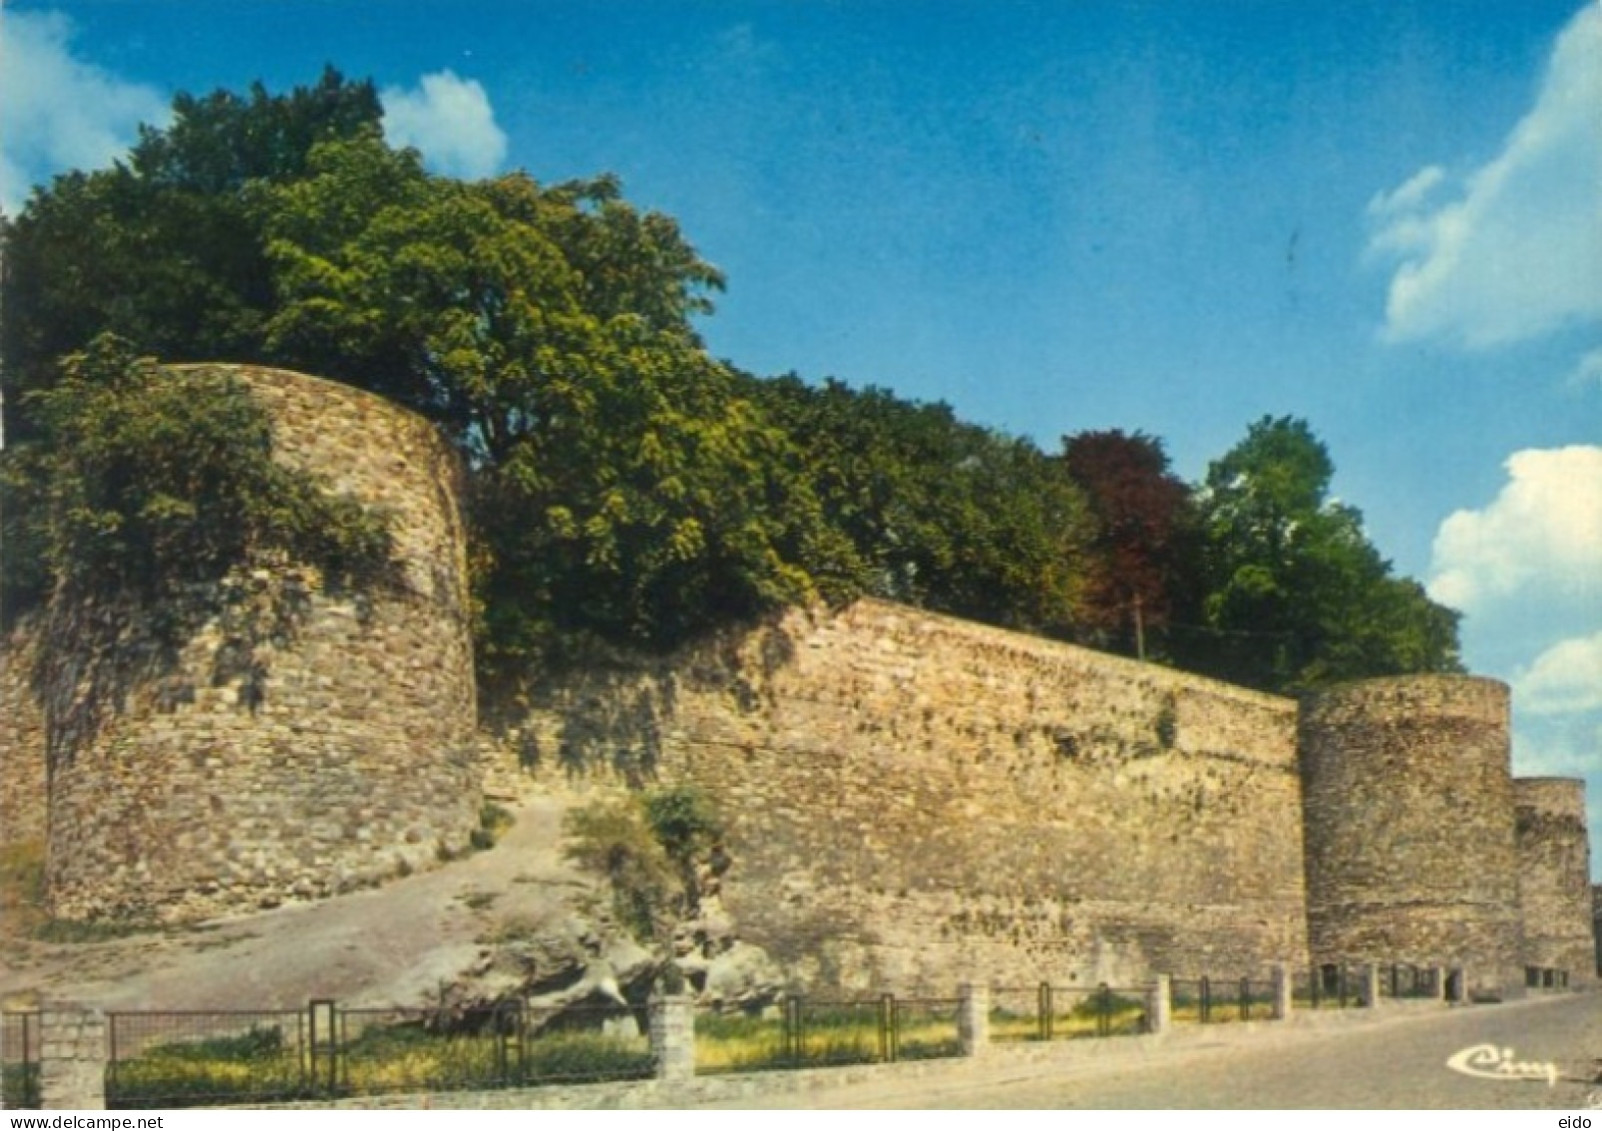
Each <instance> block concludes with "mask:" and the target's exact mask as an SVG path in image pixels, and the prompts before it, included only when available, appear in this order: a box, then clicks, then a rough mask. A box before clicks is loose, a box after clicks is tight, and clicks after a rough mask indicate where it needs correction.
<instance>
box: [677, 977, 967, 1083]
mask: <svg viewBox="0 0 1602 1131" xmlns="http://www.w3.org/2000/svg"><path fill="white" fill-rule="evenodd" d="M960 1006H961V1003H960V1002H959V1001H958V1000H957V999H955V998H898V997H895V996H894V995H892V994H883V995H881V996H879V997H877V998H860V999H823V998H807V997H802V996H798V995H791V996H789V997H786V998H784V999H783V1000H782V1001H781V1002H780V1003H779V1005H778V1006H777V1007H776V1008H774V1009H771V1010H768V1011H765V1012H764V1014H762V1015H758V1016H751V1015H746V1014H738V1015H730V1014H721V1013H712V1012H702V1013H698V1014H697V1015H696V1019H695V1070H696V1072H698V1073H702V1074H711V1073H719V1072H759V1071H765V1070H768V1069H774V1068H823V1067H830V1066H836V1065H846V1064H888V1063H893V1062H895V1061H901V1060H925V1059H931V1058H935V1057H945V1056H959V1055H961V1052H962V1044H961V1039H960V1036H959V1033H958V1028H957V1014H958V1010H959V1008H960Z"/></svg>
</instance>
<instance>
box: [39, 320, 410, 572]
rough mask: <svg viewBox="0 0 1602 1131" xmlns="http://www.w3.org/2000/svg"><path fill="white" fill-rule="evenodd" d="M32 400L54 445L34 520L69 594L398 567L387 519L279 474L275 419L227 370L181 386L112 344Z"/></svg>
mask: <svg viewBox="0 0 1602 1131" xmlns="http://www.w3.org/2000/svg"><path fill="white" fill-rule="evenodd" d="M31 399H32V400H33V401H34V402H35V405H36V407H37V409H38V410H39V415H40V416H41V418H42V419H43V420H44V422H45V426H46V428H47V431H48V435H49V442H48V444H47V445H46V446H45V449H44V450H45V453H46V454H45V456H44V458H42V459H39V460H37V461H35V462H34V463H33V464H32V465H31V467H32V473H33V487H34V491H35V493H36V494H37V495H38V496H39V497H41V498H42V501H43V503H44V505H43V506H42V507H41V508H39V509H38V510H37V511H36V513H35V514H34V515H33V516H32V521H33V522H35V523H36V524H37V526H36V529H35V537H36V540H37V541H38V542H39V544H41V545H42V547H43V550H44V557H45V561H46V564H47V567H48V569H49V571H50V573H51V575H52V577H53V578H54V580H55V581H56V582H57V583H58V584H64V585H66V586H68V587H70V588H71V589H73V590H75V591H77V592H80V593H86V594H94V593H101V594H111V593H117V594H128V595H133V596H136V597H139V598H144V599H146V600H153V599H156V598H160V597H163V596H166V595H168V594H170V593H171V592H172V591H174V590H175V589H176V588H177V587H180V586H183V585H185V584H190V583H195V582H206V581H215V580H218V579H220V578H221V577H222V576H223V575H224V574H226V573H227V572H228V570H230V569H231V568H234V567H235V566H239V565H245V564H248V563H249V562H251V561H252V560H283V559H287V560H289V561H294V562H300V563H304V564H306V565H310V566H314V567H316V568H317V569H318V570H320V571H321V573H322V575H323V581H324V584H325V585H330V586H334V587H340V586H348V585H364V584H368V583H372V582H375V581H378V580H380V579H382V578H383V577H384V576H385V575H386V572H387V570H388V569H389V567H390V561H391V553H390V534H389V530H388V522H387V518H386V516H385V515H384V514H383V513H381V512H379V511H377V510H374V509H372V508H369V507H365V506H363V505H362V504H360V503H358V502H356V501H355V500H352V499H348V498H340V497H336V496H334V495H332V494H330V493H328V492H327V491H325V490H324V489H323V487H322V485H321V484H320V483H319V482H318V481H317V480H316V479H315V478H314V477H313V476H311V475H308V474H306V473H304V472H299V471H295V470H292V469H290V468H287V467H284V466H283V465H281V464H279V463H277V462H275V461H274V460H273V458H272V447H273V445H272V426H271V423H270V420H269V418H268V416H267V413H266V411H265V410H264V409H263V408H262V407H261V406H259V405H258V404H256V403H255V401H253V400H252V399H251V396H250V392H249V390H248V389H247V388H246V387H245V386H244V385H243V384H242V383H241V382H239V381H238V380H237V379H235V378H233V377H231V376H229V375H228V374H226V373H224V372H222V371H205V370H202V371H199V372H189V373H184V374H182V375H177V374H173V373H171V372H169V371H167V370H164V369H163V368H162V367H161V366H160V365H159V364H157V362H156V361H154V360H153V359H150V358H142V357H139V356H137V355H136V354H135V353H134V351H133V350H132V348H131V347H130V346H129V344H128V343H127V342H125V341H123V340H122V339H120V338H116V337H114V336H111V335H102V336H101V337H99V338H97V339H96V340H95V341H94V342H93V344H92V345H91V346H90V347H89V348H88V349H87V350H86V351H85V352H83V353H79V354H73V355H72V356H70V357H68V358H67V359H66V360H65V362H64V363H63V366H62V376H61V379H60V381H59V382H58V383H57V384H56V385H55V386H54V387H53V388H51V389H48V390H43V391H40V392H37V393H34V394H32V397H31Z"/></svg>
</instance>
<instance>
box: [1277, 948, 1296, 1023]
mask: <svg viewBox="0 0 1602 1131" xmlns="http://www.w3.org/2000/svg"><path fill="white" fill-rule="evenodd" d="M1295 988H1296V983H1295V981H1294V980H1293V979H1292V978H1291V970H1290V967H1289V966H1287V965H1285V963H1283V962H1276V963H1274V1020H1275V1021H1286V1020H1289V1018H1290V1015H1291V1008H1292V1006H1291V995H1292V993H1293V992H1294V991H1295Z"/></svg>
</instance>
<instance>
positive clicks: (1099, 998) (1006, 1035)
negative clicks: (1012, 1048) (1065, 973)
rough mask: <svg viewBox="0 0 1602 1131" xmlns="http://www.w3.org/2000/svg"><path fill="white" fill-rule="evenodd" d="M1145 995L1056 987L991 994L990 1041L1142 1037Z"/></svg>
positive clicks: (1140, 991) (1132, 990)
mask: <svg viewBox="0 0 1602 1131" xmlns="http://www.w3.org/2000/svg"><path fill="white" fill-rule="evenodd" d="M1149 1026H1150V1021H1149V1018H1148V1017H1147V1015H1146V990H1145V989H1142V988H1127V987H1126V988H1115V987H1112V986H1109V985H1107V984H1106V983H1103V984H1101V985H1099V986H1096V987H1094V988H1092V987H1089V986H1071V987H1065V986H1053V985H1050V984H1048V983H1044V982H1042V983H1041V984H1040V985H1038V986H1035V987H1034V988H1032V989H1017V988H1006V987H1003V988H998V989H992V990H991V991H990V1039H991V1040H992V1041H1054V1040H1065V1039H1072V1038H1075V1037H1118V1036H1132V1035H1134V1034H1137V1033H1144V1032H1146V1031H1147V1030H1148V1028H1149Z"/></svg>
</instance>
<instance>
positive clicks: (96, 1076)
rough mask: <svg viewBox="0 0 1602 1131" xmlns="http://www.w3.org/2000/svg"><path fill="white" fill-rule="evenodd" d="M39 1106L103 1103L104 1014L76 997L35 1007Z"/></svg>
mask: <svg viewBox="0 0 1602 1131" xmlns="http://www.w3.org/2000/svg"><path fill="white" fill-rule="evenodd" d="M39 1106H40V1107H42V1108H48V1109H50V1110H54V1111H62V1110H67V1111H102V1110H104V1109H105V1106H106V1015H105V1014H104V1013H102V1012H100V1010H98V1009H93V1008H90V1007H89V1006H85V1005H80V1004H78V1003H76V1002H64V1001H58V1002H46V1003H45V1004H44V1005H43V1006H42V1007H41V1008H40V1010H39Z"/></svg>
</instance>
